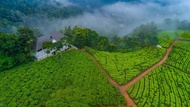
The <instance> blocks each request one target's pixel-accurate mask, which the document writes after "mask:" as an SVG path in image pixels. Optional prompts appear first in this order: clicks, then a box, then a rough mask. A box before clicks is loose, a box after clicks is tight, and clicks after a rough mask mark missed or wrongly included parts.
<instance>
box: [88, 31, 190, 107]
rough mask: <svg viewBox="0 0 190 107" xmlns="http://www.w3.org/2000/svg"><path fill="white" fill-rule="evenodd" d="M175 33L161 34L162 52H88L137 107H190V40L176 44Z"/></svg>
mask: <svg viewBox="0 0 190 107" xmlns="http://www.w3.org/2000/svg"><path fill="white" fill-rule="evenodd" d="M173 33H174V31H169V32H168V31H165V32H160V33H159V43H160V45H161V46H162V48H157V47H155V48H150V47H149V48H144V49H141V50H138V51H135V52H127V53H120V52H114V53H113V52H112V53H110V52H105V51H96V50H92V49H89V48H87V50H88V52H90V53H91V54H92V55H93V56H94V57H95V58H96V59H97V61H98V62H99V63H100V64H101V65H102V67H103V68H104V69H105V70H106V71H107V73H108V75H110V77H111V78H112V79H113V80H114V81H116V82H117V83H118V84H120V86H118V87H119V89H120V91H121V92H123V91H126V90H127V93H128V94H129V95H130V96H131V98H132V100H133V101H134V102H135V104H136V105H137V106H139V107H151V106H153V107H156V106H159V107H165V106H167V107H188V106H190V103H189V100H190V97H189V93H190V90H189V88H190V79H189V78H190V68H189V66H190V65H189V64H190V60H189V56H190V51H189V50H190V48H189V47H190V41H188V39H187V38H189V37H190V36H188V35H186V36H185V37H184V38H183V37H181V36H180V37H179V38H181V39H182V38H183V40H180V39H176V40H174V36H173V35H172V34H173ZM168 34H170V35H171V36H168ZM186 34H188V33H186ZM172 41H173V42H172ZM127 102H128V101H127ZM128 106H130V105H128Z"/></svg>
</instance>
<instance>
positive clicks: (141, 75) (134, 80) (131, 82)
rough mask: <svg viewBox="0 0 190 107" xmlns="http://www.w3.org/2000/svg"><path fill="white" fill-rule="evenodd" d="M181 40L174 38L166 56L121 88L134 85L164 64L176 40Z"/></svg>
mask: <svg viewBox="0 0 190 107" xmlns="http://www.w3.org/2000/svg"><path fill="white" fill-rule="evenodd" d="M179 41H180V40H174V41H173V42H172V44H171V45H170V46H169V47H168V48H167V51H166V53H165V55H164V57H163V58H162V59H161V60H160V61H159V62H158V63H156V64H155V65H153V66H152V67H150V68H148V69H147V70H145V71H143V72H142V73H141V74H140V75H139V76H137V77H136V78H134V79H133V80H131V81H130V82H128V83H127V84H126V85H123V86H121V90H125V91H126V90H127V89H128V88H129V87H130V86H132V85H134V84H135V83H136V82H137V81H139V80H140V79H142V78H143V77H144V76H146V75H147V74H148V73H149V72H151V71H152V70H154V69H155V68H157V67H158V66H160V65H162V64H163V63H164V62H165V61H166V60H167V59H168V56H169V54H170V52H171V50H172V47H173V45H174V44H175V43H176V42H179Z"/></svg>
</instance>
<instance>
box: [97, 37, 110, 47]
mask: <svg viewBox="0 0 190 107" xmlns="http://www.w3.org/2000/svg"><path fill="white" fill-rule="evenodd" d="M108 46H109V41H108V38H106V37H104V36H101V37H100V38H99V43H98V49H99V50H104V51H106V50H107V48H108Z"/></svg>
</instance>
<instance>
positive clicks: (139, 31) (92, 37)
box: [61, 22, 158, 52]
mask: <svg viewBox="0 0 190 107" xmlns="http://www.w3.org/2000/svg"><path fill="white" fill-rule="evenodd" d="M61 31H62V32H63V33H64V35H65V38H64V39H65V40H67V42H68V43H70V44H73V45H74V46H76V47H78V48H84V47H85V46H88V47H92V48H94V49H96V50H100V51H110V52H113V51H115V52H116V51H120V52H128V51H135V50H137V49H140V48H142V47H145V46H156V45H157V44H158V38H157V33H158V29H157V27H156V24H155V23H154V22H152V23H148V24H146V25H143V24H142V25H140V26H139V27H137V28H136V29H134V30H133V32H132V33H131V34H129V35H127V36H124V37H119V36H117V35H115V36H112V37H109V38H108V37H105V36H101V35H99V34H98V33H97V32H96V31H94V30H90V29H88V28H78V27H74V28H73V29H72V28H71V27H66V28H65V29H64V30H61Z"/></svg>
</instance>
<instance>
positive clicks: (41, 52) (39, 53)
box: [35, 32, 77, 60]
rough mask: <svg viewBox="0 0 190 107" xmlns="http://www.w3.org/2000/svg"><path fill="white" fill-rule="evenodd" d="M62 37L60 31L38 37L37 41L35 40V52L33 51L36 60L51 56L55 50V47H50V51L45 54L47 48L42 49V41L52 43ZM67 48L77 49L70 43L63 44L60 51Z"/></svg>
mask: <svg viewBox="0 0 190 107" xmlns="http://www.w3.org/2000/svg"><path fill="white" fill-rule="evenodd" d="M63 37H64V35H63V34H62V33H60V32H54V33H51V34H49V35H46V36H42V37H39V38H38V40H37V42H36V53H35V57H36V58H37V60H41V59H44V58H47V57H49V56H52V55H53V54H54V53H55V51H56V50H55V49H52V50H51V51H50V53H49V54H47V53H46V52H47V49H43V46H42V44H43V42H44V41H51V42H52V43H56V42H57V41H59V40H60V39H61V38H63ZM69 48H75V49H77V48H76V47H74V46H72V45H65V46H63V47H62V48H61V49H60V51H65V50H67V49H69Z"/></svg>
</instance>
